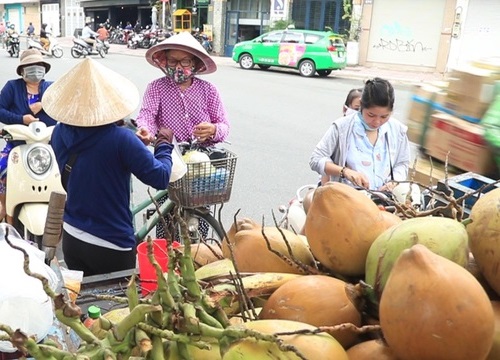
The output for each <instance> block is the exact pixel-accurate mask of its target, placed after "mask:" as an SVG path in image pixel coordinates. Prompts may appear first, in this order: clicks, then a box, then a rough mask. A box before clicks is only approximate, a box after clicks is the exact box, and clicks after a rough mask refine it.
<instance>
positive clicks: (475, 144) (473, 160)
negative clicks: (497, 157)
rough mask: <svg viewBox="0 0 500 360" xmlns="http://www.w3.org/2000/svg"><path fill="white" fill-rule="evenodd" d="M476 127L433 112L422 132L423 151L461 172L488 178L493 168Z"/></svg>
mask: <svg viewBox="0 0 500 360" xmlns="http://www.w3.org/2000/svg"><path fill="white" fill-rule="evenodd" d="M483 134H484V129H483V127H482V126H481V125H479V124H474V123H471V122H469V121H465V120H462V119H460V118H458V117H456V116H452V115H449V114H444V113H434V114H433V115H432V117H431V123H430V126H429V129H428V131H427V133H426V138H425V151H426V153H427V154H428V155H430V156H432V157H433V158H436V159H438V160H441V161H445V160H446V158H447V157H448V163H449V164H450V165H452V166H455V167H457V168H459V169H462V170H465V171H472V172H475V173H478V174H481V175H485V176H488V175H490V174H493V173H495V171H496V165H495V163H494V160H493V154H492V150H491V148H490V147H489V146H488V145H487V144H486V142H485V140H484V137H483Z"/></svg>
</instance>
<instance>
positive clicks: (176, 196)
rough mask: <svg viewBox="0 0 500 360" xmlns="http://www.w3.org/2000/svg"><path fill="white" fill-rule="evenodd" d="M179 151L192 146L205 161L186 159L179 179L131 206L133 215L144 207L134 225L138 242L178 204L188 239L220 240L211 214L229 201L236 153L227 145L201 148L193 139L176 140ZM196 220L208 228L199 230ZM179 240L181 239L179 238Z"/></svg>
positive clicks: (220, 232)
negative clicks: (140, 220) (138, 224)
mask: <svg viewBox="0 0 500 360" xmlns="http://www.w3.org/2000/svg"><path fill="white" fill-rule="evenodd" d="M178 145H179V147H180V148H181V150H182V153H183V154H185V153H186V152H188V151H192V150H196V151H202V152H205V153H206V154H207V155H208V159H209V160H208V161H202V162H196V163H187V164H186V165H187V172H186V174H185V175H184V176H183V177H182V178H181V179H179V180H177V181H175V182H173V183H171V184H169V186H168V189H165V190H160V191H158V192H156V193H155V194H154V195H153V196H151V198H150V199H146V200H144V201H142V202H140V203H139V204H138V205H136V206H133V208H132V209H131V211H132V214H133V216H134V218H135V216H136V215H137V214H139V213H141V212H143V211H144V210H146V214H145V219H144V224H143V225H142V226H141V227H139V228H138V229H136V232H135V236H136V239H137V240H138V242H140V241H143V240H144V239H145V238H146V236H147V235H148V234H149V233H150V231H151V230H153V228H155V227H156V226H157V225H159V224H162V222H161V218H162V217H163V218H164V219H168V218H169V217H170V214H171V213H172V211H173V210H174V208H175V206H178V209H179V213H180V215H181V217H182V218H183V219H184V221H185V222H186V224H187V226H188V230H189V237H190V241H191V243H198V242H200V241H203V240H213V241H216V242H219V243H220V242H221V241H222V239H223V238H224V230H223V228H222V226H221V224H220V222H219V221H218V220H217V219H216V217H215V216H214V215H213V214H217V207H218V206H219V205H220V206H222V204H224V203H226V202H228V201H229V199H230V197H231V190H232V185H233V180H234V173H235V169H236V160H237V156H236V155H235V154H234V153H232V152H231V151H229V150H227V149H221V148H215V147H214V148H204V147H202V146H201V145H200V144H197V143H188V142H184V143H179V144H178ZM166 195H168V197H167V200H166V201H165V202H164V203H163V204H161V205H159V206H158V208H156V207H155V208H154V209H148V208H149V207H150V206H151V205H153V204H157V202H158V200H159V199H160V198H162V197H164V196H166ZM200 220H204V221H205V222H206V223H207V224H208V227H209V228H208V231H207V233H206V234H202V233H200V231H199V225H200ZM180 242H182V241H180Z"/></svg>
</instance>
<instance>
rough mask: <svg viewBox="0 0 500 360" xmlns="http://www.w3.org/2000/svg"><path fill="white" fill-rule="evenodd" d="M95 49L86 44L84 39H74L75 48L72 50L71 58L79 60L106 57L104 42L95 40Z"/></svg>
mask: <svg viewBox="0 0 500 360" xmlns="http://www.w3.org/2000/svg"><path fill="white" fill-rule="evenodd" d="M94 45H95V48H94V49H93V48H92V46H91V45H90V44H88V43H86V42H85V41H84V40H83V39H73V47H72V48H71V56H73V57H74V58H76V59H78V58H79V57H81V56H83V57H86V56H89V55H99V56H100V57H102V58H104V57H105V56H106V51H105V50H104V42H103V41H101V40H99V39H95V44H94Z"/></svg>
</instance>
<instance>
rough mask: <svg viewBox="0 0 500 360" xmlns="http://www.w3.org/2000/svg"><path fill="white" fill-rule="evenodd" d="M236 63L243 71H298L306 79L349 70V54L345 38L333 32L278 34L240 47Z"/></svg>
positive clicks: (263, 37)
mask: <svg viewBox="0 0 500 360" xmlns="http://www.w3.org/2000/svg"><path fill="white" fill-rule="evenodd" d="M232 58H233V60H234V61H236V62H237V63H239V64H240V66H241V67H242V68H243V69H247V70H248V69H252V68H253V67H254V66H255V65H258V66H259V67H260V68H261V69H268V68H270V67H271V66H279V67H285V68H293V69H298V70H299V73H300V75H302V76H314V75H315V74H316V73H318V75H319V76H321V77H324V76H328V75H330V74H331V73H332V70H340V69H343V68H345V66H346V62H347V60H346V51H345V45H344V42H343V40H342V38H340V37H339V35H338V34H335V33H333V32H330V31H314V30H298V29H287V30H276V31H271V32H268V33H265V34H262V35H260V36H258V37H257V38H255V39H253V40H249V41H242V42H239V43H237V44H236V45H235V46H234V49H233V56H232Z"/></svg>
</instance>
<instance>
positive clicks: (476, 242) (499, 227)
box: [467, 189, 500, 295]
mask: <svg viewBox="0 0 500 360" xmlns="http://www.w3.org/2000/svg"><path fill="white" fill-rule="evenodd" d="M470 219H471V220H472V223H470V224H469V225H467V233H468V234H469V241H470V250H471V252H472V254H474V259H475V260H476V262H477V264H478V266H479V269H480V271H481V273H482V274H483V275H484V277H485V279H486V281H487V282H488V284H490V286H491V287H492V288H493V290H495V291H496V293H497V294H499V295H500V272H499V271H498V265H499V264H500V189H495V190H492V191H489V192H488V193H486V194H484V195H483V196H481V197H480V198H479V199H478V200H477V201H476V203H475V204H474V206H472V210H471V213H470Z"/></svg>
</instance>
